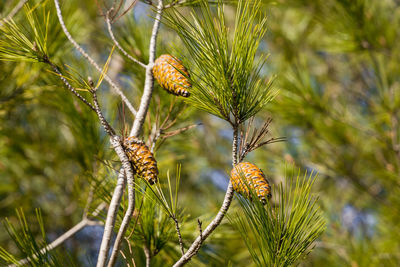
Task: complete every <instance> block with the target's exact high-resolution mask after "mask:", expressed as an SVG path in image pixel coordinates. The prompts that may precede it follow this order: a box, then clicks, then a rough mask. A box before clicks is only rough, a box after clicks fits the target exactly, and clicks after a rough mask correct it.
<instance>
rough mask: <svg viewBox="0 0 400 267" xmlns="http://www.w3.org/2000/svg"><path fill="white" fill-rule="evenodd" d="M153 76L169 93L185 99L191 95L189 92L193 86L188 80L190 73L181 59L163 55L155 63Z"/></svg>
mask: <svg viewBox="0 0 400 267" xmlns="http://www.w3.org/2000/svg"><path fill="white" fill-rule="evenodd" d="M182 73H184V74H185V75H186V76H185V75H183V74H182ZM153 75H154V78H155V79H156V80H157V82H158V83H159V84H160V86H161V87H162V88H164V89H165V90H167V91H168V92H169V93H171V94H174V95H177V96H184V97H188V96H189V95H190V93H189V91H188V90H189V89H190V88H191V87H192V85H191V84H190V82H189V80H188V78H187V77H189V73H188V71H187V69H186V68H185V66H183V65H182V61H180V60H179V59H177V58H174V57H173V56H171V55H161V56H160V57H159V58H157V59H156V61H155V62H154V66H153Z"/></svg>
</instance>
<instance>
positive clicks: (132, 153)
mask: <svg viewBox="0 0 400 267" xmlns="http://www.w3.org/2000/svg"><path fill="white" fill-rule="evenodd" d="M124 147H125V151H126V154H127V156H128V158H129V161H130V162H131V164H132V167H133V169H134V170H135V172H136V174H137V175H138V176H140V177H142V178H143V179H146V180H147V181H148V182H149V184H154V183H156V182H157V176H158V168H157V161H156V159H155V158H154V156H153V153H151V151H150V150H149V148H148V147H147V146H146V145H145V144H144V142H143V141H140V140H138V139H136V138H134V137H129V138H127V139H125V141H124Z"/></svg>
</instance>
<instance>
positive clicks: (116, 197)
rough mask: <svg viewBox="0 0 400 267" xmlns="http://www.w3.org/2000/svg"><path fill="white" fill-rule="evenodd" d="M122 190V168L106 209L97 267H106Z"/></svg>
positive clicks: (123, 178) (123, 179) (123, 184)
mask: <svg viewBox="0 0 400 267" xmlns="http://www.w3.org/2000/svg"><path fill="white" fill-rule="evenodd" d="M124 188H125V172H124V170H123V168H122V169H121V171H120V173H119V175H118V180H117V185H116V187H115V189H114V193H113V195H112V198H111V202H110V207H109V208H108V212H107V219H106V223H105V225H104V233H103V238H102V240H101V245H100V250H99V256H98V258H97V267H99V266H105V265H106V261H107V255H108V251H109V250H110V242H111V236H112V233H113V230H114V225H115V220H116V218H117V212H118V208H119V205H120V204H121V198H122V194H123V192H124Z"/></svg>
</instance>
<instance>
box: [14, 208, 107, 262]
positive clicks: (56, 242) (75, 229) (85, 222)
mask: <svg viewBox="0 0 400 267" xmlns="http://www.w3.org/2000/svg"><path fill="white" fill-rule="evenodd" d="M105 207H106V204H105V203H101V204H100V205H98V206H97V208H96V209H95V211H94V212H93V213H92V216H93V217H95V216H97V215H99V213H100V212H101V211H102V210H103V209H104V208H105ZM98 224H99V222H95V221H93V220H90V219H88V218H84V219H82V220H81V221H80V222H79V223H77V224H75V226H73V227H72V228H71V229H69V230H68V231H67V232H65V233H64V234H62V235H61V236H59V237H58V238H57V239H56V240H54V241H53V242H51V243H50V244H48V245H47V246H45V247H44V248H42V249H41V250H40V254H44V253H46V252H49V251H50V250H53V249H55V248H56V247H58V246H60V245H61V244H62V243H64V242H65V241H66V240H67V239H69V238H71V237H72V236H73V235H74V234H76V233H77V232H79V231H80V230H82V229H83V228H85V227H86V226H88V225H98ZM35 257H37V256H36V255H32V257H30V258H25V259H22V260H20V261H19V262H18V264H11V265H8V267H16V266H21V265H25V264H28V263H29V262H30V261H31V260H32V258H35Z"/></svg>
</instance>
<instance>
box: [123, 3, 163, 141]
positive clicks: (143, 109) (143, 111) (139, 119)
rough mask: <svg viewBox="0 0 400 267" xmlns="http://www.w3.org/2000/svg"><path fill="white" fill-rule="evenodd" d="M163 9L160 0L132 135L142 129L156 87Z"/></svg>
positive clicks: (136, 134) (135, 134) (137, 133)
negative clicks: (157, 49)
mask: <svg viewBox="0 0 400 267" xmlns="http://www.w3.org/2000/svg"><path fill="white" fill-rule="evenodd" d="M162 10H163V2H162V0H158V5H157V15H156V18H155V21H154V25H153V30H152V33H151V38H150V47H149V63H148V64H147V67H146V79H145V82H144V89H143V95H142V98H141V99H140V106H139V110H138V112H137V114H136V117H135V121H134V122H133V127H132V130H131V134H130V135H131V136H135V137H137V136H138V135H139V133H140V130H141V129H142V126H143V123H144V120H145V118H146V115H147V110H148V109H149V105H150V100H151V96H152V94H153V88H154V77H153V65H154V60H155V57H156V45H157V35H158V30H159V28H160V22H161V15H162Z"/></svg>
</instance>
